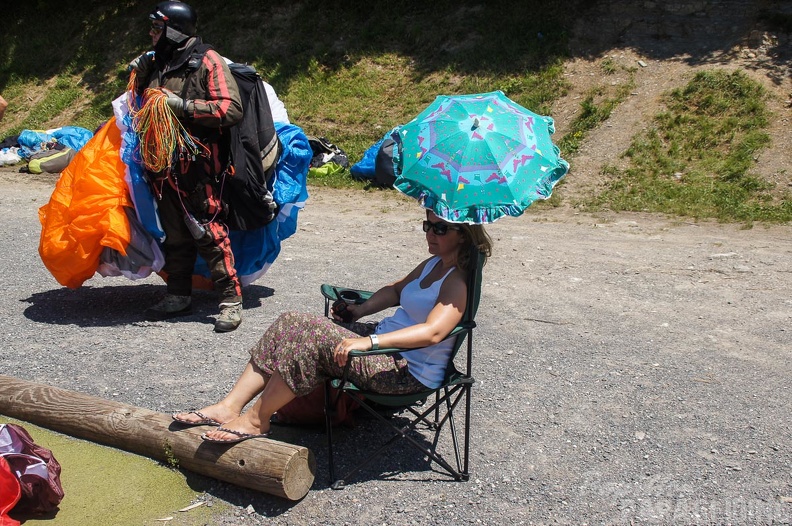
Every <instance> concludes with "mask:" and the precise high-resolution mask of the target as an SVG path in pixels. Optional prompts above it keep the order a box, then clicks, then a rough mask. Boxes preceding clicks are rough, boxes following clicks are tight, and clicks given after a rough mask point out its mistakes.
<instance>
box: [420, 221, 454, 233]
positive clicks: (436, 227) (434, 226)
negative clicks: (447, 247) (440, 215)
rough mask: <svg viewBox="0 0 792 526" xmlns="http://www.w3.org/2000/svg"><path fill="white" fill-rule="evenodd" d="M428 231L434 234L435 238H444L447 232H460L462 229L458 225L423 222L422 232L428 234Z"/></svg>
mask: <svg viewBox="0 0 792 526" xmlns="http://www.w3.org/2000/svg"><path fill="white" fill-rule="evenodd" d="M430 230H431V231H432V232H434V234H435V235H436V236H444V235H446V233H448V231H449V230H462V228H461V227H460V226H459V225H450V224H448V223H440V222H437V223H432V222H431V221H424V222H423V231H424V232H429V231H430Z"/></svg>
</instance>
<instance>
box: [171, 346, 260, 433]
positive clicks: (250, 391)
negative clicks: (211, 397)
mask: <svg viewBox="0 0 792 526" xmlns="http://www.w3.org/2000/svg"><path fill="white" fill-rule="evenodd" d="M266 385H267V378H266V377H265V376H264V374H263V373H262V372H261V369H259V368H258V366H256V364H255V363H253V360H252V359H251V360H250V361H249V362H248V363H247V365H246V366H245V370H244V371H242V374H241V375H240V376H239V378H238V379H237V381H236V384H234V387H232V388H231V391H229V393H228V394H227V395H226V396H225V398H223V399H222V400H220V401H219V402H217V403H216V404H212V405H208V406H206V407H204V408H203V409H199V410H198V412H199V413H201V414H202V415H204V416H206V417H208V418H212V419H214V420H217V421H218V422H222V423H225V422H228V421H229V420H233V419H234V418H236V417H238V416H239V414H240V413H241V412H242V409H244V407H245V406H246V405H247V404H248V403H249V402H250V401H251V400H253V398H255V397H256V395H257V394H259V393H260V392H261V391H262V390H263V389H264V387H265V386H266ZM174 416H175V417H176V418H178V419H179V420H184V421H187V422H199V421H200V420H201V417H200V416H198V415H196V414H195V413H177V414H175V415H174Z"/></svg>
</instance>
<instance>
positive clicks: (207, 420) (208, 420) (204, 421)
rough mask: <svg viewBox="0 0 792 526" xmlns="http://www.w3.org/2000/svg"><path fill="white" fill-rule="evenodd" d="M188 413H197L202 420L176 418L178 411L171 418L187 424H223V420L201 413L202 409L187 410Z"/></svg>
mask: <svg viewBox="0 0 792 526" xmlns="http://www.w3.org/2000/svg"><path fill="white" fill-rule="evenodd" d="M187 414H188V415H195V416H197V417H198V418H200V420H196V421H190V420H183V419H181V418H176V413H174V414H172V415H171V418H172V419H173V421H174V422H178V423H180V424H182V425H185V426H220V425H223V423H222V422H218V421H217V420H215V419H214V418H211V417H208V416H206V415H205V414H203V413H201V412H200V411H187Z"/></svg>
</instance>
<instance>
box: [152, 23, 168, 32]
mask: <svg viewBox="0 0 792 526" xmlns="http://www.w3.org/2000/svg"><path fill="white" fill-rule="evenodd" d="M163 29H165V24H157V23H156V22H155V23H153V24H151V30H152V31H154V32H155V33H159V32H161V31H162V30H163Z"/></svg>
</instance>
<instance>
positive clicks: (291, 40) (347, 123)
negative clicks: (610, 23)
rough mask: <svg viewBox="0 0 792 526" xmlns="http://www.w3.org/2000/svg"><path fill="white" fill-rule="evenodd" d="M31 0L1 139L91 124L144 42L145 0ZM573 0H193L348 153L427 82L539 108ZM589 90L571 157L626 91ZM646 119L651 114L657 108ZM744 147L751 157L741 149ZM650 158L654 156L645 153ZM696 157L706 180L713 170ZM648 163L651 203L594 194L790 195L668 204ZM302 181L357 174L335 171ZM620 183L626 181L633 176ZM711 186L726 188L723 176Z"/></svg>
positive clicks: (7, 52)
mask: <svg viewBox="0 0 792 526" xmlns="http://www.w3.org/2000/svg"><path fill="white" fill-rule="evenodd" d="M35 4H36V5H35V8H34V7H33V6H32V5H30V3H16V4H14V5H12V6H11V7H10V12H9V13H8V16H7V18H6V21H4V28H3V32H2V34H0V92H2V93H3V95H4V96H5V97H6V98H7V99H8V100H9V101H10V103H11V107H10V108H9V111H8V112H7V115H6V120H5V121H4V122H3V123H1V124H0V137H1V136H6V135H10V134H12V133H15V132H18V131H19V130H21V129H42V128H49V127H55V126H62V125H66V124H73V125H78V126H83V127H86V128H89V129H93V128H95V127H96V126H97V125H98V124H99V123H101V122H103V121H104V120H105V119H107V118H108V117H109V115H110V104H109V102H110V101H111V100H112V99H113V98H115V97H117V96H118V95H119V94H120V93H122V92H123V90H124V88H125V86H126V83H127V73H126V64H127V62H128V61H129V60H130V59H131V58H133V57H135V56H137V54H139V53H140V52H141V51H144V50H145V49H147V48H148V46H149V45H150V39H149V37H148V33H147V31H148V27H149V23H148V21H147V13H148V12H149V11H150V9H151V7H152V4H149V3H147V2H129V1H126V2H78V1H76V0H65V1H61V2H57V3H56V2H52V1H38V2H36V3H35ZM561 4H563V5H561ZM584 4H586V2H583V1H577V2H575V1H571V2H563V3H561V2H550V1H548V0H525V1H523V2H510V1H505V0H502V1H491V2H468V1H460V0H451V1H449V0H441V1H437V2H432V3H427V2H415V1H407V2H401V3H399V4H398V6H395V5H392V4H388V3H381V2H369V3H368V4H356V3H350V2H329V3H328V2H318V1H315V0H304V1H298V2H291V3H287V4H285V5H284V4H283V3H281V2H259V3H255V4H254V3H251V2H244V1H240V0H229V1H226V2H209V1H195V2H193V5H194V6H195V7H196V9H197V10H198V12H199V27H200V33H201V34H202V35H203V36H204V38H205V40H206V41H208V42H211V43H212V44H213V45H215V47H216V48H217V49H218V50H220V51H221V53H223V54H224V55H226V56H228V57H230V58H232V59H234V60H236V61H239V62H247V63H251V64H253V65H255V66H256V68H257V69H258V70H259V71H260V72H261V73H262V74H263V76H264V77H265V79H266V80H267V81H268V82H269V83H270V84H272V85H273V86H274V87H275V89H276V91H277V92H278V94H279V96H280V97H281V98H282V99H283V101H284V102H285V103H286V106H287V108H288V110H289V115H290V117H291V118H292V120H293V121H294V122H296V123H297V124H299V125H300V126H301V127H302V128H303V129H304V130H305V131H306V133H308V134H309V135H317V136H326V137H328V138H329V139H330V140H331V141H332V142H334V143H335V144H338V145H339V146H341V147H342V148H343V149H344V150H345V151H346V152H347V153H348V154H349V157H350V160H351V161H352V162H355V161H356V160H358V159H359V158H360V157H361V156H362V154H363V152H364V151H365V150H366V148H368V147H369V146H370V145H371V144H372V143H374V142H375V141H377V140H378V139H379V138H381V137H382V135H383V134H384V133H385V132H386V131H388V130H389V129H390V128H392V127H393V126H395V125H397V124H402V123H404V122H407V121H408V120H410V119H411V118H412V117H413V116H415V115H416V114H417V113H418V112H419V111H420V110H421V109H423V108H424V107H425V106H426V105H427V104H429V103H430V102H431V101H432V100H433V99H434V98H435V96H437V95H438V94H452V93H475V92H486V91H492V90H496V89H500V90H503V91H504V92H505V93H506V94H507V95H509V96H510V97H511V98H512V99H514V100H516V101H517V102H519V103H521V104H522V105H524V106H526V107H528V108H530V109H532V110H534V111H536V112H538V113H542V114H547V113H549V109H550V105H551V103H552V102H553V101H554V100H555V99H556V98H557V97H559V96H562V95H563V94H564V92H565V90H566V85H565V81H564V78H563V75H562V71H563V69H562V68H563V60H564V59H565V56H566V44H567V38H566V37H567V33H566V32H567V29H566V28H565V24H569V23H571V22H572V20H571V18H570V16H569V15H570V13H575V12H580V10H579V9H578V8H577V6H582V5H584ZM396 8H398V11H396ZM537 13H541V15H537ZM9 20H10V21H12V22H11V23H8V22H7V21H9ZM31 28H37V29H38V28H43V29H45V30H43V31H42V30H37V31H32V30H31ZM595 95H596V94H592V96H590V97H587V98H586V99H585V100H583V101H581V111H580V112H579V114H578V117H577V120H576V121H575V122H573V123H571V126H569V129H570V132H569V133H568V134H567V136H565V137H555V140H556V142H558V143H559V145H560V146H561V149H562V153H563V155H564V157H566V158H567V159H570V160H572V161H574V153H575V152H576V151H577V149H578V147H579V145H580V144H581V142H582V141H584V140H585V136H586V133H587V131H590V130H591V129H592V128H594V127H596V126H599V125H600V124H601V123H602V122H603V121H604V120H606V119H607V118H608V116H609V115H610V112H611V111H612V110H613V109H614V108H615V107H616V106H618V104H619V103H620V102H621V101H622V100H623V98H624V96H625V94H624V93H621V94H616V95H615V96H614V97H612V98H604V99H603V98H602V97H597V96H595ZM757 102H759V101H756V100H754V101H753V102H751V104H753V103H757ZM670 124H671V125H673V123H670ZM656 125H657V126H661V125H662V119H661V120H658V121H657V124H656ZM760 132H761V130H758V132H757V133H760ZM658 133H659V134H660V135H662V134H663V133H665V132H664V131H663V130H659V132H658ZM758 146H759V147H761V145H758ZM691 147H696V146H695V145H693V146H691ZM744 153H745V154H746V155H745V157H746V158H750V153H751V152H748V151H746V152H744ZM686 154H687V155H690V153H689V152H686ZM671 155H674V153H673V151H672V152H671ZM727 155H728V152H727ZM661 161H662V160H661V159H660V158H659V156H658V158H657V160H656V162H657V163H660V162H661ZM741 166H742V165H741ZM750 167H751V162H750V161H749V162H748V163H747V164H745V165H744V166H742V170H743V171H742V173H740V174H731V175H730V176H729V177H730V178H731V181H735V180H738V179H741V178H742V177H743V176H744V177H750V175H749V170H750ZM704 169H705V174H704V176H705V177H706V178H715V177H718V174H717V173H715V172H712V173H710V172H707V171H706V170H707V169H708V168H707V167H704ZM646 170H650V171H651V170H655V171H659V173H660V177H659V178H655V179H654V180H653V181H651V184H653V185H655V186H658V187H659V188H658V190H657V191H658V192H661V193H663V194H664V196H661V197H660V198H659V199H655V201H656V202H659V203H661V204H660V205H658V206H655V205H652V206H647V204H646V203H643V202H636V201H635V200H634V199H633V200H630V199H620V200H619V203H620V204H619V205H618V206H614V202H615V199H614V198H613V197H612V196H607V195H606V196H604V197H602V198H600V199H599V200H592V203H591V205H592V206H598V205H602V206H611V207H613V208H623V209H634V210H645V209H651V210H652V211H659V212H669V213H681V214H687V215H693V216H698V217H713V216H714V217H718V218H719V219H721V220H766V219H769V220H774V221H789V220H790V219H792V210H789V207H788V206H787V207H786V208H785V209H781V210H780V212H779V211H778V210H767V211H764V209H763V207H761V206H760V207H759V213H754V212H753V211H751V212H750V213H748V214H746V213H732V212H731V210H732V209H734V210H735V211H736V210H738V209H740V208H741V206H740V205H739V203H737V204H736V205H733V204H731V203H733V202H735V199H736V200H742V201H750V200H754V201H756V197H757V194H761V192H762V191H763V189H762V187H761V185H754V186H755V187H750V185H748V186H749V187H747V190H748V192H747V193H744V194H742V195H736V196H734V195H730V196H726V197H725V198H724V199H720V200H721V201H722V202H724V203H725V204H726V206H725V207H720V208H719V209H718V210H717V211H716V212H712V210H711V209H710V210H696V205H695V202H694V203H693V208H692V209H691V208H690V207H679V206H671V205H672V204H673V203H674V201H676V200H677V199H676V198H675V197H674V192H676V191H677V190H678V188H679V185H680V184H682V185H684V184H687V181H685V180H682V181H680V180H674V181H672V182H671V184H669V181H668V180H667V179H668V178H669V177H672V176H674V174H675V173H676V172H671V173H665V171H663V170H662V166H646V163H645V162H643V163H640V162H639V161H638V160H637V159H636V163H634V166H633V172H631V174H633V175H635V174H636V173H640V172H643V171H646ZM633 179H634V178H633ZM688 181H691V182H693V181H694V178H688ZM311 182H312V183H313V184H327V185H333V186H344V185H347V186H348V185H354V183H352V182H351V180H350V178H349V177H348V175H343V174H342V175H340V176H331V177H329V178H327V179H321V180H320V179H312V181H311ZM704 183H706V181H704ZM358 186H360V185H358ZM714 186H716V185H713V187H714ZM743 186H745V185H743ZM703 187H704V188H705V189H706V187H707V185H706V184H704V185H703ZM631 188H636V186H635V184H634V181H633V183H632V186H631ZM719 188H723V189H724V190H723V191H725V192H726V191H729V188H726V187H724V186H723V185H721V186H719ZM731 189H733V185H732V188H731ZM644 193H646V192H644V191H643V190H641V191H635V192H633V195H643V194H644ZM694 201H695V200H694ZM759 201H761V195H759ZM664 203H665V204H664ZM760 204H761V203H760ZM755 208H756V207H754V209H755ZM742 210H743V212H744V207H742ZM752 210H753V209H752Z"/></svg>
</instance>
